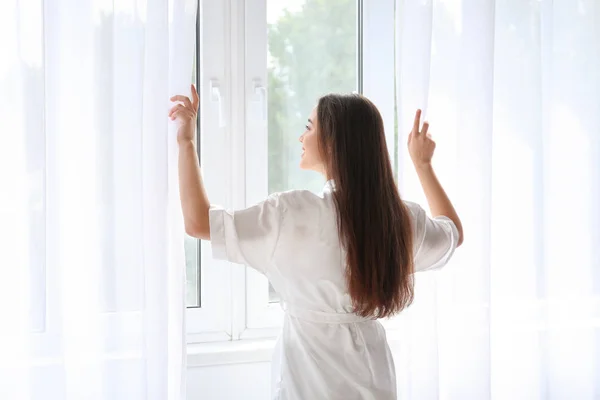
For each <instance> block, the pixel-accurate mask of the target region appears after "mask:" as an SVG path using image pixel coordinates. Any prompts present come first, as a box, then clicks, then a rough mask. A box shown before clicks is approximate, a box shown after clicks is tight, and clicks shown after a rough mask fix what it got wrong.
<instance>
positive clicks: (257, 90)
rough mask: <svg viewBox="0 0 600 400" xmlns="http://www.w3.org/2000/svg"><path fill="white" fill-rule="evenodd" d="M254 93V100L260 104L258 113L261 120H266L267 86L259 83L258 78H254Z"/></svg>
mask: <svg viewBox="0 0 600 400" xmlns="http://www.w3.org/2000/svg"><path fill="white" fill-rule="evenodd" d="M254 95H255V96H256V101H257V102H258V103H259V105H260V114H261V120H262V121H263V122H266V121H267V106H268V104H267V88H266V87H265V85H263V84H261V83H260V79H255V80H254Z"/></svg>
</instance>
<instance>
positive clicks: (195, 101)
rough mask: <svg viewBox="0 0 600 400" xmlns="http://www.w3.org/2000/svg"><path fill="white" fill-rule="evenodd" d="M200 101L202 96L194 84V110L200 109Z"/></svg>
mask: <svg viewBox="0 0 600 400" xmlns="http://www.w3.org/2000/svg"><path fill="white" fill-rule="evenodd" d="M198 103H200V96H198V91H197V90H196V85H194V84H192V107H193V110H194V111H198Z"/></svg>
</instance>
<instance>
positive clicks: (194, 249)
mask: <svg viewBox="0 0 600 400" xmlns="http://www.w3.org/2000/svg"><path fill="white" fill-rule="evenodd" d="M199 245H200V242H199V241H198V240H197V239H195V238H193V237H190V236H187V235H186V236H185V244H184V246H185V272H186V278H187V282H186V288H187V292H186V305H187V306H188V307H200V286H199V283H200V279H199V275H198V274H199V273H200V259H199V258H198V255H199V251H198V246H199Z"/></svg>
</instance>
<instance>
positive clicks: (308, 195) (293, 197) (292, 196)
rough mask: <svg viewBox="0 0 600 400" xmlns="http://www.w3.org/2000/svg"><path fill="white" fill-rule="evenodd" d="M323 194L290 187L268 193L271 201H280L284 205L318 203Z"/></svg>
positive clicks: (321, 199)
mask: <svg viewBox="0 0 600 400" xmlns="http://www.w3.org/2000/svg"><path fill="white" fill-rule="evenodd" d="M324 198H325V197H324V195H323V194H318V193H315V192H312V191H310V190H304V189H292V190H286V191H283V192H275V193H272V194H271V195H269V199H270V200H272V201H276V202H280V203H283V204H286V205H290V206H293V205H302V204H310V203H314V204H318V203H320V202H322V201H323V200H324Z"/></svg>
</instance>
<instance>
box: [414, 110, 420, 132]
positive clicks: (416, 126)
mask: <svg viewBox="0 0 600 400" xmlns="http://www.w3.org/2000/svg"><path fill="white" fill-rule="evenodd" d="M420 127H421V110H420V109H418V110H417V113H416V114H415V122H414V125H413V132H415V133H416V134H418V133H419V128H420Z"/></svg>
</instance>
